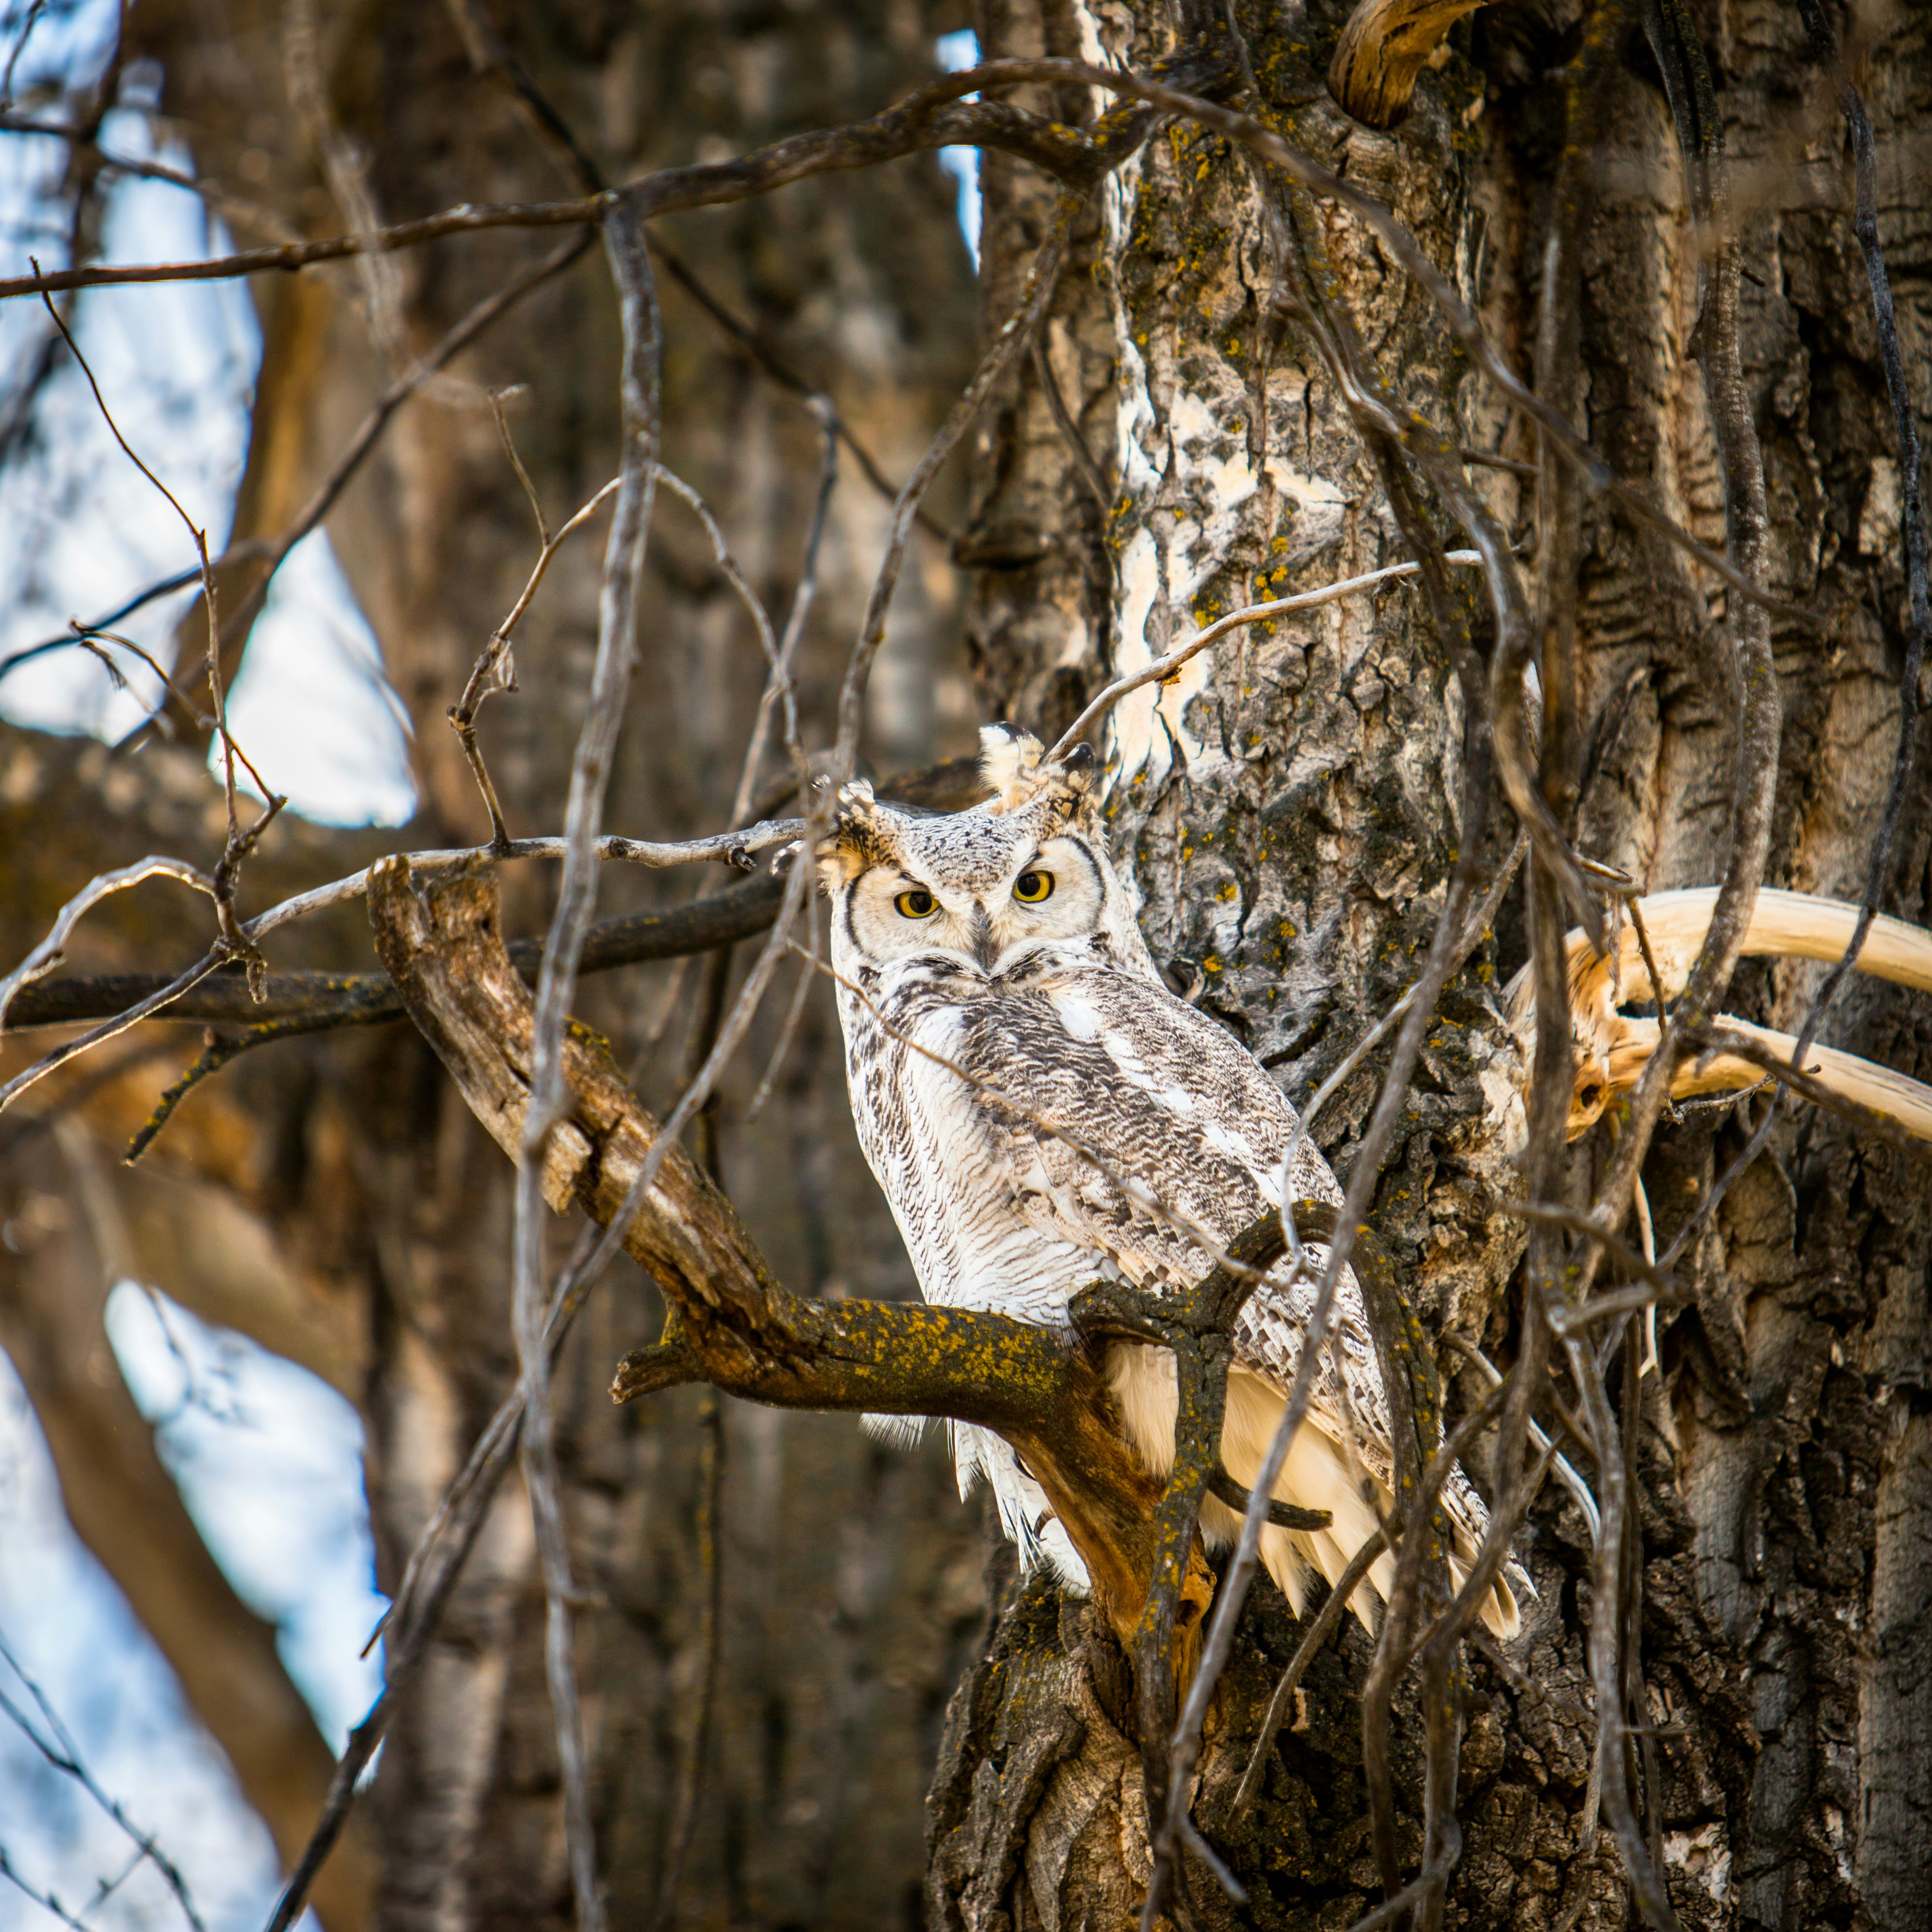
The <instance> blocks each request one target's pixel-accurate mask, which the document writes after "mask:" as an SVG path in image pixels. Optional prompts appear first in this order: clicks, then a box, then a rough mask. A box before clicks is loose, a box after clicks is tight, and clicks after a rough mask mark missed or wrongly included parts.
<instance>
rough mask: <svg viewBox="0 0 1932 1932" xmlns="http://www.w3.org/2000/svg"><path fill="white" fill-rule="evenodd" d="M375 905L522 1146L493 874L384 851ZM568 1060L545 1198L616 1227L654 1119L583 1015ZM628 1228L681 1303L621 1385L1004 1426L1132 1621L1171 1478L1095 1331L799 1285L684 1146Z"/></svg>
mask: <svg viewBox="0 0 1932 1932" xmlns="http://www.w3.org/2000/svg"><path fill="white" fill-rule="evenodd" d="M369 918H370V923H371V927H372V928H373V929H374V933H375V937H376V947H377V953H378V954H379V955H380V957H381V959H382V961H383V965H385V966H386V968H388V969H389V973H390V975H391V977H392V978H393V979H394V980H395V983H396V984H397V986H398V987H400V988H401V992H402V998H403V1000H404V1004H405V1005H406V1006H407V1009H408V1011H409V1015H410V1018H411V1019H413V1021H414V1022H416V1025H417V1027H418V1028H419V1029H420V1030H421V1031H422V1034H423V1037H425V1039H426V1040H428V1042H429V1043H430V1045H431V1046H432V1047H433V1048H434V1049H435V1050H436V1052H437V1056H438V1058H440V1059H441V1061H443V1064H444V1066H445V1067H447V1068H448V1069H449V1072H450V1073H451V1075H452V1077H453V1078H454V1079H455V1082H456V1083H457V1085H458V1088H459V1089H460V1091H461V1093H462V1095H463V1099H464V1100H465V1101H466V1103H468V1105H469V1109H470V1111H471V1112H472V1113H474V1114H475V1116H476V1118H477V1119H478V1121H481V1124H483V1126H484V1127H485V1128H486V1129H487V1130H488V1132H489V1133H490V1137H491V1138H492V1139H493V1140H494V1141H495V1142H496V1144H497V1145H498V1146H499V1147H500V1148H502V1150H503V1151H504V1152H505V1154H509V1155H510V1156H511V1157H513V1158H514V1156H515V1154H516V1152H517V1149H518V1148H519V1147H520V1145H521V1136H522V1133H523V1118H524V1115H525V1112H526V1109H527V1108H528V1106H529V1058H530V1040H531V1034H532V1016H533V1009H532V1001H531V997H530V993H529V989H528V988H527V987H526V986H525V985H524V983H523V980H522V979H521V978H520V977H519V976H518V974H517V971H516V968H515V967H514V965H512V964H511V960H510V957H509V955H508V952H507V951H506V950H505V947H504V945H503V941H502V932H501V926H500V922H499V907H498V900H497V891H496V881H495V879H494V877H493V876H492V875H491V874H490V873H489V872H487V871H482V870H478V871H466V872H453V873H452V872H444V873H440V874H439V873H436V872H431V871H416V870H415V869H414V868H412V866H411V865H410V860H409V859H408V858H407V856H397V857H395V858H392V859H386V860H384V861H383V862H382V863H381V864H380V865H378V866H377V867H376V868H374V871H372V872H371V876H370V880H369ZM564 1078H565V1085H566V1088H567V1089H568V1100H567V1102H566V1104H565V1110H564V1114H563V1118H562V1121H561V1123H560V1124H559V1126H558V1127H557V1128H556V1130H555V1131H554V1132H553V1133H552V1135H551V1136H550V1141H549V1144H548V1146H547V1149H546V1151H545V1154H544V1166H543V1172H542V1176H541V1181H542V1187H543V1195H544V1200H545V1201H546V1202H547V1203H548V1204H549V1205H550V1207H551V1208H553V1209H555V1210H556V1211H557V1212H559V1214H561V1213H563V1212H565V1211H568V1210H571V1209H572V1208H576V1209H580V1210H581V1211H583V1213H585V1214H587V1215H589V1217H591V1219H592V1220H595V1221H597V1222H598V1223H599V1224H600V1225H605V1226H607V1225H608V1223H609V1221H610V1217H612V1216H613V1215H614V1214H616V1212H617V1211H619V1208H621V1206H622V1203H623V1202H624V1199H625V1196H626V1195H627V1193H628V1191H629V1189H630V1186H631V1181H633V1180H634V1178H635V1177H636V1175H637V1171H638V1169H639V1168H640V1167H641V1166H642V1165H643V1162H644V1160H645V1158H646V1156H647V1155H648V1154H649V1152H650V1151H651V1148H652V1145H654V1143H655V1141H656V1139H657V1135H658V1125H657V1123H656V1122H655V1121H654V1120H652V1118H651V1116H650V1115H649V1114H648V1113H646V1112H645V1110H644V1109H643V1107H642V1106H640V1104H639V1103H638V1102H637V1098H636V1096H635V1095H634V1094H632V1092H631V1090H630V1088H629V1087H628V1085H627V1084H626V1083H625V1080H624V1079H623V1077H622V1075H621V1074H619V1072H618V1071H617V1069H616V1065H615V1064H614V1063H613V1061H612V1060H611V1058H610V1052H609V1050H608V1049H607V1047H606V1046H605V1045H604V1043H603V1041H602V1040H600V1039H598V1037H597V1036H596V1035H595V1034H592V1033H591V1032H590V1031H589V1030H588V1029H587V1028H583V1027H581V1026H580V1025H575V1024H574V1023H573V1025H572V1026H571V1030H570V1033H569V1034H568V1038H567V1040H566V1042H565V1049H564ZM624 1247H625V1252H626V1253H628V1254H629V1255H630V1256H631V1258H632V1259H634V1261H636V1262H638V1263H640V1265H642V1266H643V1267H644V1268H647V1269H648V1270H649V1271H650V1273H651V1274H652V1275H653V1276H655V1277H656V1279H657V1280H658V1283H659V1285H660V1286H661V1287H662V1288H663V1289H664V1293H665V1295H666V1296H667V1298H669V1300H670V1304H671V1307H672V1310H673V1313H672V1315H671V1318H670V1322H668V1324H667V1328H666V1331H665V1334H664V1339H663V1340H661V1342H659V1343H658V1344H657V1345H656V1346H654V1347H651V1348H646V1349H638V1350H636V1351H634V1352H633V1353H632V1354H631V1355H628V1356H627V1357H625V1360H624V1361H623V1362H622V1364H620V1365H619V1369H618V1371H617V1375H616V1380H615V1381H614V1382H613V1385H612V1389H611V1394H612V1396H613V1399H614V1400H617V1401H619V1402H630V1401H634V1400H636V1399H637V1397H640V1396H642V1395H647V1394H651V1393H652V1392H653V1391H657V1390H660V1389H665V1388H672V1387H674V1386H676V1385H679V1384H681V1383H685V1382H712V1383H713V1384H715V1385H716V1386H717V1387H718V1388H721V1389H723V1390H724V1391H726V1392H727V1394H732V1395H736V1396H739V1397H743V1398H744V1399H745V1400H748V1401H752V1402H761V1403H768V1404H769V1405H771V1406H774V1407H776V1408H780V1409H845V1410H856V1411H872V1412H878V1413H883V1414H891V1415H950V1416H953V1417H955V1418H958V1419H959V1420H960V1421H967V1422H976V1423H978V1424H981V1425H982V1426H983V1427H986V1428H989V1429H994V1430H998V1432H999V1433H1001V1435H1003V1436H1005V1437H1006V1438H1007V1440H1008V1441H1009V1442H1011V1443H1013V1445H1014V1447H1015V1448H1016V1449H1018V1450H1019V1452H1020V1454H1022V1457H1025V1460H1026V1463H1027V1466H1028V1468H1030V1469H1032V1470H1033V1471H1034V1473H1035V1475H1037V1477H1038V1478H1039V1479H1040V1484H1041V1486H1042V1487H1043V1488H1044V1489H1045V1490H1046V1493H1047V1494H1048V1495H1049V1497H1050V1498H1052V1501H1053V1504H1054V1507H1055V1511H1056V1512H1057V1513H1058V1514H1059V1516H1060V1518H1061V1521H1062V1522H1063V1523H1065V1525H1066V1526H1067V1531H1068V1533H1069V1534H1070V1535H1071V1536H1072V1537H1073V1541H1074V1542H1075V1544H1076V1546H1077V1547H1079V1550H1080V1553H1081V1554H1082V1556H1083V1557H1085V1559H1087V1562H1088V1568H1089V1569H1090V1571H1091V1573H1092V1575H1093V1577H1094V1595H1095V1597H1096V1599H1097V1601H1098V1602H1099V1603H1100V1604H1101V1605H1102V1606H1103V1609H1104V1610H1105V1612H1106V1616H1107V1617H1108V1619H1109V1622H1111V1624H1112V1626H1113V1628H1114V1629H1115V1631H1116V1633H1117V1634H1118V1635H1119V1636H1120V1637H1121V1638H1122V1639H1123V1640H1130V1639H1131V1638H1132V1637H1133V1635H1134V1634H1135V1633H1136V1629H1137V1627H1138V1625H1139V1623H1140V1621H1141V1617H1142V1608H1143V1606H1144V1605H1145V1603H1146V1601H1147V1598H1148V1588H1149V1583H1150V1580H1151V1578H1152V1577H1154V1575H1155V1574H1156V1573H1157V1565H1158V1563H1159V1561H1160V1552H1161V1532H1160V1526H1158V1525H1157V1520H1156V1512H1157V1510H1158V1508H1159V1507H1160V1502H1161V1496H1162V1491H1161V1486H1160V1484H1157V1483H1156V1482H1155V1481H1153V1479H1152V1478H1150V1477H1148V1475H1146V1474H1145V1472H1143V1471H1142V1470H1141V1469H1139V1466H1137V1464H1136V1463H1135V1462H1134V1460H1133V1457H1131V1455H1130V1454H1129V1452H1128V1451H1127V1448H1126V1447H1125V1445H1124V1444H1123V1443H1122V1442H1121V1439H1120V1438H1119V1437H1118V1435H1116V1434H1115V1430H1114V1427H1113V1424H1112V1410H1111V1405H1110V1403H1109V1400H1108V1397H1107V1395H1106V1391H1105V1388H1104V1386H1103V1383H1102V1382H1101V1379H1100V1375H1099V1373H1098V1372H1097V1370H1096V1369H1095V1367H1094V1365H1093V1364H1092V1363H1091V1361H1089V1360H1088V1358H1087V1357H1086V1355H1085V1354H1084V1353H1083V1352H1082V1351H1081V1350H1080V1349H1077V1348H1072V1347H1070V1346H1067V1342H1066V1341H1065V1340H1064V1338H1063V1337H1060V1336H1058V1335H1057V1334H1054V1333H1053V1332H1052V1331H1049V1330H1046V1329H1042V1328H1034V1327H1031V1326H1029V1325H1028V1324H1026V1323H1024V1322H1014V1321H1011V1320H1009V1319H1007V1318H1006V1317H1005V1316H997V1315H986V1314H979V1313H974V1312H972V1311H971V1310H964V1309H945V1308H929V1307H925V1306H923V1305H922V1304H911V1303H896V1302H870V1301H842V1302H817V1301H807V1300H805V1299H804V1298H801V1297H799V1296H797V1295H792V1294H790V1293H789V1292H787V1291H786V1290H785V1289H784V1288H782V1287H781V1286H779V1285H778V1283H777V1282H776V1281H775V1280H773V1279H772V1275H771V1274H770V1271H769V1269H768V1268H766V1265H765V1263H764V1261H763V1258H762V1257H761V1256H760V1255H759V1253H758V1252H757V1249H756V1247H754V1245H753V1244H752V1241H751V1237H750V1236H749V1235H748V1234H747V1233H746V1232H745V1229H744V1226H743V1225H742V1223H741V1222H740V1221H739V1219H738V1217H737V1214H736V1211H734V1210H733V1208H732V1206H731V1204H730V1202H728V1201H727V1200H726V1199H725V1198H724V1196H723V1195H721V1193H718V1190H716V1189H715V1187H712V1184H710V1182H709V1181H707V1180H706V1178H705V1177H704V1176H703V1175H702V1174H701V1173H700V1172H699V1171H698V1169H697V1166H696V1165H695V1163H694V1162H692V1160H691V1159H690V1157H688V1155H687V1154H685V1153H684V1151H682V1149H681V1148H679V1149H674V1150H673V1151H672V1152H671V1154H670V1156H669V1157H667V1159H666V1160H665V1161H664V1164H663V1166H662V1167H661V1169H660V1170H659V1172H658V1178H657V1180H656V1181H655V1184H653V1186H652V1189H651V1191H650V1193H649V1196H647V1197H646V1205H645V1207H644V1208H643V1211H642V1212H640V1213H639V1214H637V1216H636V1217H635V1218H634V1220H633V1221H632V1222H631V1226H630V1227H629V1229H628V1230H627V1231H626V1232H625V1238H624ZM1189 1570H1190V1574H1189V1577H1188V1579H1187V1586H1186V1587H1184V1592H1183V1599H1184V1610H1183V1613H1182V1614H1181V1616H1179V1618H1178V1619H1177V1628H1176V1632H1175V1642H1176V1645H1177V1647H1179V1646H1181V1645H1183V1644H1184V1643H1185V1641H1186V1640H1187V1637H1189V1635H1190V1634H1191V1632H1192V1631H1193V1627H1194V1626H1195V1625H1196V1623H1197V1622H1198V1621H1199V1616H1200V1614H1201V1613H1202V1610H1205V1607H1206V1604H1207V1601H1208V1591H1207V1589H1206V1588H1205V1571H1202V1570H1201V1568H1200V1564H1199V1556H1198V1553H1194V1554H1193V1556H1192V1560H1191V1562H1190V1566H1189Z"/></svg>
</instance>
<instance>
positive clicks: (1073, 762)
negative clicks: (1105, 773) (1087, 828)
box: [980, 724, 1100, 816]
mask: <svg viewBox="0 0 1932 1932" xmlns="http://www.w3.org/2000/svg"><path fill="white" fill-rule="evenodd" d="M980 775H981V776H982V777H983V778H984V779H985V780H986V784H987V787H988V789H989V790H991V791H992V793H993V796H992V799H990V800H989V802H988V803H987V805H986V810H988V811H990V812H992V813H993V814H995V816H998V814H1002V813H1004V812H1009V811H1020V810H1021V809H1022V808H1024V807H1025V806H1027V805H1031V804H1033V803H1034V802H1036V801H1037V800H1038V799H1041V798H1043V797H1046V796H1053V797H1055V798H1058V799H1060V800H1061V802H1062V803H1063V804H1064V805H1067V806H1069V807H1070V808H1071V809H1072V811H1073V814H1075V815H1076V816H1079V815H1081V814H1084V813H1085V811H1088V810H1089V809H1091V805H1092V801H1093V799H1094V793H1095V788H1096V787H1097V784H1098V783H1099V781H1100V760H1098V759H1097V758H1096V757H1094V748H1093V746H1092V745H1075V746H1074V748H1073V750H1072V751H1069V752H1068V753H1067V756H1066V757H1064V758H1062V759H1061V760H1059V761H1058V763H1055V764H1049V763H1047V762H1046V753H1045V752H1044V751H1043V750H1042V749H1041V747H1040V740H1039V739H1037V738H1036V737H1034V736H1033V734H1032V733H1031V732H1028V731H1022V730H1021V729H1020V728H1019V726H1018V725H1017V724H989V725H987V726H986V727H984V728H983V730H981V731H980Z"/></svg>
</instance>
